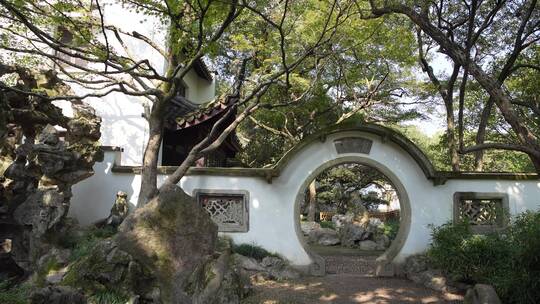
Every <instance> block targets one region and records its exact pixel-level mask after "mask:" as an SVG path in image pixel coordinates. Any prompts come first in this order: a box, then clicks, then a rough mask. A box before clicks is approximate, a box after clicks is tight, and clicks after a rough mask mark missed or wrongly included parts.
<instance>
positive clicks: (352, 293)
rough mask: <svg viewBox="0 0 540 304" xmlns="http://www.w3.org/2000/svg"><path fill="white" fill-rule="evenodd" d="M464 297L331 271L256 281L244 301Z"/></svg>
mask: <svg viewBox="0 0 540 304" xmlns="http://www.w3.org/2000/svg"><path fill="white" fill-rule="evenodd" d="M462 299H463V297H462V296H461V295H456V294H443V293H438V292H436V291H433V290H431V289H428V288H426V287H424V286H422V285H419V284H416V283H414V282H412V281H409V280H407V279H402V278H376V277H366V276H362V275H355V274H330V275H326V276H324V277H303V278H301V279H299V280H297V281H284V282H275V281H263V282H256V283H254V292H253V294H252V295H251V296H250V297H248V298H247V299H245V301H243V302H242V303H244V304H255V303H257V304H259V303H260V304H278V303H279V304H293V303H294V304H313V303H343V304H345V303H370V304H371V303H374V304H390V303H392V304H394V303H396V304H397V303H405V304H406V303H462Z"/></svg>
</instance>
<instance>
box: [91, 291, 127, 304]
mask: <svg viewBox="0 0 540 304" xmlns="http://www.w3.org/2000/svg"><path fill="white" fill-rule="evenodd" d="M128 301H129V297H128V296H127V295H125V294H124V293H122V292H120V291H117V290H111V289H107V290H102V291H97V292H96V293H94V294H93V295H91V296H90V297H89V298H88V303H90V304H124V303H127V302H128Z"/></svg>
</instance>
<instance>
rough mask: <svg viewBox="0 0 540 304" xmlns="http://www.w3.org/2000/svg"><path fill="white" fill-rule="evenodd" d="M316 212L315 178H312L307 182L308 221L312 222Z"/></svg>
mask: <svg viewBox="0 0 540 304" xmlns="http://www.w3.org/2000/svg"><path fill="white" fill-rule="evenodd" d="M316 213H317V188H316V187H315V180H313V181H312V182H311V183H310V184H309V202H308V216H307V219H308V221H310V222H314V221H315V215H316Z"/></svg>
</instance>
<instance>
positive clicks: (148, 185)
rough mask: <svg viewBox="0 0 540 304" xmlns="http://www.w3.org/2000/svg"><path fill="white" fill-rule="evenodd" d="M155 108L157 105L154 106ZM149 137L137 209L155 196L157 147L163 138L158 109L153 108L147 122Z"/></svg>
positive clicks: (161, 119)
mask: <svg viewBox="0 0 540 304" xmlns="http://www.w3.org/2000/svg"><path fill="white" fill-rule="evenodd" d="M155 106H157V104H156V105H155ZM148 126H149V135H148V142H147V144H146V147H145V149H144V156H143V164H142V172H141V190H140V191H139V198H138V199H137V208H139V207H142V206H144V205H146V203H148V202H149V201H150V200H151V199H152V198H153V197H154V196H156V195H157V189H158V188H157V173H158V172H157V167H158V159H159V147H160V146H161V140H162V138H163V118H162V116H161V111H159V110H158V108H153V109H152V113H151V114H150V118H149V120H148Z"/></svg>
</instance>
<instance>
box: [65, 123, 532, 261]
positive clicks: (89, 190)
mask: <svg viewBox="0 0 540 304" xmlns="http://www.w3.org/2000/svg"><path fill="white" fill-rule="evenodd" d="M343 137H363V138H367V139H371V140H372V141H373V144H372V147H371V151H370V152H369V154H364V153H346V154H338V153H337V151H336V148H335V146H334V140H336V139H339V138H343ZM119 155H120V152H112V151H109V152H107V153H106V158H105V160H104V161H103V162H102V163H99V164H96V166H95V171H96V174H95V175H94V176H92V177H91V178H89V179H88V180H85V181H83V182H82V183H80V184H77V185H76V186H75V187H74V191H73V194H74V197H73V200H72V207H71V215H72V216H74V217H76V218H78V219H79V221H80V222H81V223H82V224H85V225H87V224H90V223H92V222H94V221H96V220H98V219H101V218H104V217H106V216H107V215H108V213H109V209H110V207H111V205H112V203H113V202H114V198H115V193H116V192H117V191H118V190H123V191H125V192H127V193H128V194H129V197H130V202H131V203H132V204H135V202H136V201H137V193H138V191H139V187H140V176H139V175H137V174H134V173H114V172H112V168H113V165H114V162H115V160H116V161H117V165H118V164H119V163H118V157H119ZM340 160H343V161H350V160H355V161H358V162H362V163H365V164H368V165H371V166H374V167H376V168H377V169H379V170H380V171H381V172H382V173H384V174H385V175H387V177H389V178H390V179H391V180H392V181H393V183H394V184H395V185H396V188H397V189H398V191H399V192H400V201H401V203H402V206H401V209H402V214H404V215H405V214H406V212H407V209H409V210H410V218H409V220H410V225H409V229H407V228H406V227H405V226H407V225H402V229H404V230H405V232H404V233H405V235H404V238H403V244H402V246H401V245H400V246H398V248H397V251H396V253H397V254H396V255H395V259H394V262H397V263H399V262H401V261H403V259H404V258H405V257H407V256H408V255H411V254H414V253H419V252H422V251H424V250H425V249H426V248H427V246H428V245H429V241H430V240H429V238H430V229H429V227H428V226H429V225H430V224H434V225H441V224H443V223H445V222H448V221H451V220H452V217H453V195H454V193H455V192H492V193H494V192H497V193H504V194H506V195H507V196H508V201H509V211H510V213H511V214H516V213H519V212H523V211H525V210H528V209H532V210H536V209H538V208H539V207H540V200H539V198H540V181H538V180H535V179H530V177H531V176H529V177H528V179H525V180H517V179H516V176H514V175H497V176H493V177H489V176H487V177H486V179H471V178H478V176H476V175H467V174H463V177H462V178H461V179H458V178H455V177H454V178H452V179H449V180H447V181H446V182H445V183H444V184H443V185H437V186H435V185H434V183H433V182H432V181H431V180H430V179H428V178H426V174H425V173H424V172H423V170H422V169H421V167H420V165H419V163H418V162H417V161H415V159H414V158H413V157H412V156H411V154H410V153H409V152H408V151H406V149H403V148H402V147H401V146H399V145H398V144H396V143H395V142H394V141H392V140H388V139H387V138H386V137H384V136H383V137H380V136H379V135H375V134H370V133H366V132H365V131H344V132H337V133H336V132H334V133H333V134H329V135H328V136H327V137H326V138H323V140H314V141H311V142H310V143H309V144H307V145H304V146H303V147H302V148H301V149H299V150H297V151H296V152H295V154H294V155H292V156H291V157H289V158H288V161H287V162H286V164H285V165H283V166H282V170H281V171H280V172H279V175H278V176H276V177H274V178H273V179H272V180H271V183H270V182H269V180H268V178H264V176H242V175H246V174H249V172H251V171H253V172H271V171H270V170H267V171H264V170H266V169H253V170H250V169H243V170H236V171H235V169H226V168H223V169H213V175H208V172H205V171H204V170H196V169H194V170H193V172H192V173H190V175H188V176H186V177H184V178H183V179H182V181H181V186H182V188H183V189H184V190H185V191H186V192H187V193H193V191H194V190H195V189H214V190H244V191H247V192H248V193H249V200H250V201H249V230H248V232H245V233H240V232H235V233H227V234H228V235H230V236H231V237H232V239H233V240H234V241H235V242H237V243H256V244H258V245H260V246H263V247H264V248H266V249H267V250H269V251H273V252H277V253H280V254H281V255H283V256H284V257H286V258H288V259H289V260H290V261H291V263H293V264H294V265H298V266H306V265H309V264H310V263H311V262H312V260H311V258H310V256H309V254H308V253H307V252H306V251H305V249H304V247H303V245H302V240H301V238H299V236H298V235H299V233H298V230H299V223H298V213H297V210H296V209H297V208H298V206H296V201H297V195H298V193H299V191H300V189H301V187H302V185H303V184H305V183H306V180H307V179H308V176H310V175H312V176H314V174H315V173H318V172H320V171H321V170H322V169H323V168H324V167H327V166H329V165H331V164H335V163H336V162H339V161H340ZM117 167H118V166H117ZM118 168H120V167H118ZM122 168H124V169H125V168H126V167H122ZM237 171H238V172H237ZM197 172H199V173H197ZM235 172H237V173H235ZM246 172H247V173H246ZM203 173H204V174H203ZM231 174H232V175H231ZM262 175H264V174H262ZM488 177H489V179H488ZM525 177H526V176H525ZM532 177H534V176H532ZM164 178H165V175H161V176H160V181H162V180H163V179H164ZM407 230H408V231H407ZM400 233H403V232H400Z"/></svg>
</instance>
